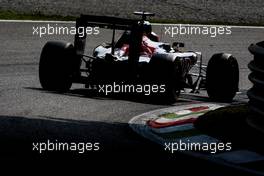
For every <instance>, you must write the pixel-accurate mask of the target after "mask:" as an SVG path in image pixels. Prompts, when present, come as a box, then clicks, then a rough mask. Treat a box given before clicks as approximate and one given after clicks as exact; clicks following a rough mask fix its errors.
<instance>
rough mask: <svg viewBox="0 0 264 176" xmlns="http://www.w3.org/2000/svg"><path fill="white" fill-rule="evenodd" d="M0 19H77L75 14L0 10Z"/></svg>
mask: <svg viewBox="0 0 264 176" xmlns="http://www.w3.org/2000/svg"><path fill="white" fill-rule="evenodd" d="M0 19H6V20H47V21H48V20H54V21H55V20H59V21H75V19H76V17H73V16H59V15H44V14H42V13H40V12H34V13H19V12H15V11H10V10H8V11H0Z"/></svg>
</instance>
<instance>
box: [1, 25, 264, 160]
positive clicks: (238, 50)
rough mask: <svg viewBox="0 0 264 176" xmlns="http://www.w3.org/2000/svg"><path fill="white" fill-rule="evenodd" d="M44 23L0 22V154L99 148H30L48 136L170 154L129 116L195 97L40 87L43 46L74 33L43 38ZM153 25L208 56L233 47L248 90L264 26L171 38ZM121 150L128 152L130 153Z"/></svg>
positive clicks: (106, 148) (105, 148) (115, 149)
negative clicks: (163, 99)
mask: <svg viewBox="0 0 264 176" xmlns="http://www.w3.org/2000/svg"><path fill="white" fill-rule="evenodd" d="M43 25H46V23H40V22H34V23H23V22H0V41H1V42H0V48H1V49H0V138H1V139H2V141H3V145H2V146H1V151H0V154H1V155H2V156H4V158H15V159H17V158H23V157H25V156H27V157H28V158H30V157H31V156H32V157H33V158H34V157H39V156H47V155H48V156H49V154H52V155H53V154H54V155H55V158H56V156H57V155H59V156H62V155H63V156H64V155H71V156H72V155H73V156H74V157H77V158H78V157H84V158H85V157H87V156H89V155H91V153H92V154H94V155H95V156H96V155H97V153H96V152H87V153H85V154H77V153H76V152H75V153H74V152H73V153H71V152H68V153H67V152H57V153H56V152H45V153H44V154H39V153H38V152H37V151H32V142H40V141H46V140H48V139H49V140H53V141H54V140H59V141H67V142H99V143H100V152H101V153H102V152H106V153H108V154H109V153H111V154H112V153H126V154H128V156H127V157H128V158H129V156H133V154H134V153H141V156H143V155H144V154H145V155H147V154H149V155H150V156H154V157H155V158H159V157H160V158H162V160H167V158H166V157H167V155H166V154H164V155H163V153H164V152H163V148H161V147H159V146H156V145H155V144H153V143H151V142H149V141H147V140H145V139H143V138H141V137H139V136H138V135H137V134H135V133H134V132H133V131H132V130H131V129H130V128H129V127H128V124H127V122H128V121H129V120H130V119H131V118H132V117H133V116H136V115H139V114H141V113H144V112H147V111H151V110H155V109H159V108H164V107H169V106H174V105H177V104H183V103H189V102H190V101H192V100H187V99H185V98H183V99H180V101H179V102H177V103H175V104H174V105H162V104H158V103H152V102H149V101H148V100H146V98H140V97H136V98H135V97H120V96H118V97H105V96H98V95H94V94H92V93H90V92H89V91H87V90H85V89H84V88H83V87H84V86H82V85H74V86H73V87H72V89H71V91H70V92H69V93H66V94H59V93H56V92H47V91H44V90H42V89H41V86H40V83H39V80H38V62H39V56H40V53H41V49H42V47H43V46H44V44H45V43H46V42H47V41H49V40H64V41H71V42H72V41H73V36H72V35H50V36H43V37H41V38H40V37H39V36H36V35H33V34H32V32H33V29H32V27H33V26H43ZM59 25H66V26H73V24H59ZM154 31H156V32H157V33H158V34H160V35H161V39H162V41H167V42H172V41H175V40H176V41H182V42H185V44H186V47H187V48H188V49H189V50H196V51H201V52H203V53H204V58H207V59H205V61H206V62H207V60H208V58H209V57H210V56H211V55H212V54H213V53H216V52H224V51H225V52H230V53H232V54H233V55H234V56H235V57H236V58H237V59H238V61H239V65H240V89H241V90H242V91H245V90H247V89H248V88H249V87H251V84H250V83H249V81H248V79H247V75H248V72H249V71H248V69H247V64H248V63H249V61H250V60H251V59H252V56H251V55H250V54H249V52H248V50H247V47H248V46H249V44H251V43H255V42H258V41H260V40H261V39H262V38H261V37H263V33H264V29H262V28H232V34H231V35H226V36H221V37H216V38H211V37H209V36H201V35H185V36H180V37H177V38H176V37H175V38H171V37H169V36H166V35H164V26H154ZM108 39H109V40H110V34H109V33H106V32H105V31H100V35H98V36H96V37H94V38H92V39H90V38H89V40H88V44H87V48H89V49H90V50H91V48H93V47H94V46H96V45H98V44H100V43H101V42H103V41H106V40H108ZM89 49H88V50H89ZM61 66H62V67H63V63H62V65H61ZM58 69H59V68H58ZM241 97H242V99H243V100H242V101H246V99H244V98H245V96H244V98H243V96H240V97H237V98H236V101H240V100H241ZM189 98H190V97H189ZM191 99H192V98H191ZM69 153H70V154H69ZM123 156H124V157H125V158H126V155H123ZM157 156H158V157H157Z"/></svg>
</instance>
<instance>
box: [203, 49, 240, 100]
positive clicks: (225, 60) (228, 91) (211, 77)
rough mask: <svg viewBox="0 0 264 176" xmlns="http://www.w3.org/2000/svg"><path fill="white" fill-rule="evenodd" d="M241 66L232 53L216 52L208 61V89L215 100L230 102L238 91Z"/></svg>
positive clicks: (209, 94)
mask: <svg viewBox="0 0 264 176" xmlns="http://www.w3.org/2000/svg"><path fill="white" fill-rule="evenodd" d="M238 84H239V67H238V63H237V60H236V58H235V57H233V56H232V55H231V54H226V53H220V54H215V55H213V56H212V58H211V59H210V60H209V62H208V66H207V71H206V89H207V93H208V96H209V97H210V98H211V99H212V100H213V101H219V102H230V101H232V100H233V98H234V96H235V95H236V92H237V91H238Z"/></svg>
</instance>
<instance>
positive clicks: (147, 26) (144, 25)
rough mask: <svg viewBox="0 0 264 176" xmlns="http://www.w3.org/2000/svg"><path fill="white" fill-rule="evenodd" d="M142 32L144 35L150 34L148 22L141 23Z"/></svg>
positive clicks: (150, 29) (150, 28)
mask: <svg viewBox="0 0 264 176" xmlns="http://www.w3.org/2000/svg"><path fill="white" fill-rule="evenodd" d="M143 32H144V33H146V34H150V33H151V32H152V27H151V24H150V22H148V21H144V23H143Z"/></svg>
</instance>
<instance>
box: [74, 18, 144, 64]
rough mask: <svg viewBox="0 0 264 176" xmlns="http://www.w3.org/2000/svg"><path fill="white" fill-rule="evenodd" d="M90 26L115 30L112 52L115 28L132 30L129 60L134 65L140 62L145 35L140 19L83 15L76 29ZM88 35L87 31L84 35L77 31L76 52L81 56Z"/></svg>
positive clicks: (113, 38)
mask: <svg viewBox="0 0 264 176" xmlns="http://www.w3.org/2000/svg"><path fill="white" fill-rule="evenodd" d="M88 26H89V27H99V28H105V29H112V30H113V36H112V54H113V51H114V40H115V30H129V31H131V35H130V38H131V39H130V41H129V57H128V60H129V62H131V64H132V65H134V64H136V63H137V62H138V59H139V53H140V46H141V42H142V35H143V23H142V22H141V21H140V20H133V19H124V18H117V17H108V16H94V15H81V16H80V17H79V18H77V19H76V29H78V28H79V27H84V28H86V27H88ZM86 37H87V34H86V33H85V34H84V35H83V36H82V37H81V36H80V35H79V34H77V33H76V35H75V40H74V47H75V50H76V54H77V55H78V56H79V57H81V56H82V55H83V54H84V50H85V44H86Z"/></svg>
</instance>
